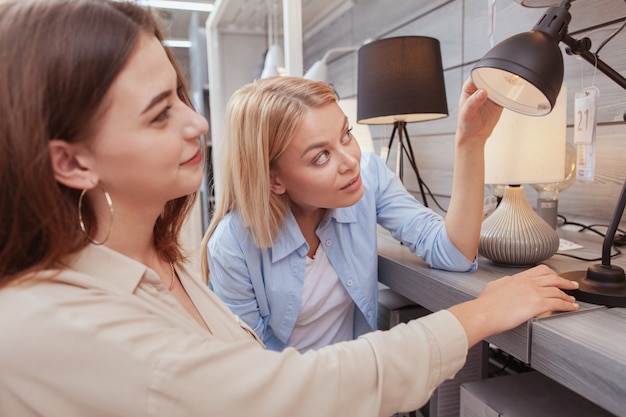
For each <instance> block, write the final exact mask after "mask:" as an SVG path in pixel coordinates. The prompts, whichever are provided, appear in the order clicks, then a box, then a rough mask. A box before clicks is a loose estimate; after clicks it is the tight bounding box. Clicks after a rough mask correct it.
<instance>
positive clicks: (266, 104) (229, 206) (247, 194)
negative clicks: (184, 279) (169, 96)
mask: <svg viewBox="0 0 626 417" xmlns="http://www.w3.org/2000/svg"><path fill="white" fill-rule="evenodd" d="M336 100H337V96H336V94H335V91H334V90H333V89H332V88H331V87H330V86H329V85H328V84H326V83H324V82H319V81H311V80H307V79H304V78H300V77H272V78H266V79H260V80H256V81H254V82H252V83H250V84H248V85H245V86H244V87H242V88H241V89H239V90H238V91H237V92H235V94H233V96H232V97H231V99H230V101H229V103H228V107H227V111H226V123H225V126H224V131H225V134H224V138H223V139H224V142H223V143H224V144H223V155H222V159H221V169H220V170H219V173H218V175H219V178H220V181H221V184H222V186H221V188H220V189H221V192H220V194H219V195H218V196H216V200H217V206H216V207H215V210H214V212H213V214H212V217H211V222H210V224H209V227H208V230H207V232H206V234H205V235H204V238H203V239H202V245H203V246H202V247H203V248H204V251H203V253H202V272H203V277H204V279H205V281H206V282H208V280H209V268H208V259H207V251H206V247H207V243H208V241H209V239H210V237H211V235H212V234H213V232H214V231H215V228H216V227H217V225H218V224H219V222H220V221H221V220H222V218H223V217H224V216H225V215H226V214H228V213H229V212H231V211H234V210H236V211H237V212H238V214H239V216H240V218H241V221H242V223H243V225H244V226H245V227H248V228H250V232H251V234H252V236H253V238H254V243H255V245H256V246H257V247H259V248H268V247H270V246H272V244H273V243H274V239H275V238H276V236H277V235H278V231H279V229H280V227H281V226H282V224H283V222H284V220H285V216H286V214H287V210H288V209H289V200H288V197H287V196H286V195H284V194H283V195H278V194H275V193H273V192H271V190H270V168H271V167H272V164H274V163H275V162H276V161H277V160H278V158H279V157H280V156H281V155H282V154H283V152H284V150H285V148H286V147H287V145H288V144H289V143H290V142H291V140H292V138H293V137H294V135H295V132H296V129H297V128H298V126H299V124H300V122H301V121H302V119H303V118H304V116H305V115H306V113H307V111H308V110H309V109H310V108H315V107H318V106H321V105H323V104H326V103H330V102H334V101H336Z"/></svg>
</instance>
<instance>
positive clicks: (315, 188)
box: [271, 102, 363, 213]
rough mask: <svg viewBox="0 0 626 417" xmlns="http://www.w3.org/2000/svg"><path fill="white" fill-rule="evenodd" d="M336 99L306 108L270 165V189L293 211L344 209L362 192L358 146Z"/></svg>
mask: <svg viewBox="0 0 626 417" xmlns="http://www.w3.org/2000/svg"><path fill="white" fill-rule="evenodd" d="M350 131H351V127H350V126H349V124H348V119H347V117H346V116H345V115H344V114H343V112H342V111H341V109H340V108H339V106H338V105H337V103H335V102H331V103H328V104H324V105H322V106H320V107H316V108H313V109H310V110H309V111H308V112H307V114H306V116H305V118H304V119H303V120H302V122H301V124H300V126H299V127H298V129H297V130H296V134H295V136H294V138H293V140H292V141H291V142H290V143H289V145H288V146H287V148H286V149H285V152H284V153H283V155H281V157H280V158H279V160H278V161H277V163H276V164H275V167H274V168H273V169H272V172H271V175H272V178H271V184H272V191H273V192H275V193H277V194H283V193H286V194H287V195H288V196H289V199H290V200H291V203H292V206H293V209H294V211H298V210H300V211H301V212H303V213H306V212H311V211H315V210H318V209H320V208H338V207H348V206H351V205H353V204H355V203H356V202H357V201H358V200H359V199H360V198H361V197H362V196H363V183H362V182H361V170H360V159H361V149H360V148H359V145H358V143H357V141H356V139H355V138H354V136H352V133H351V132H350Z"/></svg>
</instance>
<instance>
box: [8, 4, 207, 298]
mask: <svg viewBox="0 0 626 417" xmlns="http://www.w3.org/2000/svg"><path fill="white" fill-rule="evenodd" d="M141 33H150V34H153V35H154V36H156V37H157V38H158V39H159V40H163V38H164V36H163V31H162V29H161V27H160V25H159V23H158V21H157V20H156V19H155V18H154V16H153V14H152V12H151V11H149V10H148V9H144V8H141V7H138V6H136V5H133V4H131V3H128V2H117V1H111V0H9V1H3V2H0V92H1V93H0V114H2V117H0V287H1V286H3V285H6V284H7V283H8V282H10V281H12V280H13V279H14V278H16V277H17V276H18V275H21V274H23V273H24V272H29V271H33V270H39V269H45V268H49V267H50V266H51V265H52V264H53V263H54V262H55V261H57V260H58V259H59V258H61V257H63V256H65V255H67V254H69V253H72V252H74V251H77V250H79V249H81V248H82V247H84V246H85V245H86V244H87V243H88V241H87V240H86V237H85V236H84V235H83V234H82V233H81V231H80V227H79V221H78V212H77V202H78V197H79V194H80V190H75V189H71V188H68V187H65V186H63V185H61V184H59V183H57V182H56V181H55V178H54V176H53V171H52V167H51V163H50V155H49V151H48V142H49V140H50V139H53V138H54V139H63V140H65V141H67V142H72V143H73V142H80V141H83V140H85V139H86V138H87V137H89V135H90V134H91V133H93V129H95V127H96V125H97V123H98V119H99V118H100V115H101V114H102V113H103V112H104V111H105V110H106V104H105V101H104V100H103V98H104V97H105V94H106V92H107V91H108V90H109V88H110V86H111V84H112V83H113V81H114V80H115V78H116V77H117V76H118V74H119V73H120V71H121V70H122V68H123V66H124V64H125V63H126V61H127V60H128V58H129V56H130V54H131V52H132V51H133V48H134V47H135V44H136V43H137V39H138V38H139V35H140V34H141ZM166 52H167V54H168V57H169V58H170V61H171V62H172V64H173V65H174V68H175V69H176V72H177V74H178V78H179V83H180V84H181V85H183V88H182V89H180V91H181V92H180V93H179V94H180V95H181V98H182V99H183V100H184V101H185V102H186V103H187V104H189V105H190V106H191V100H190V99H189V94H188V92H187V91H188V90H187V88H186V87H185V84H184V79H183V77H182V75H181V71H180V69H179V68H178V66H177V65H176V62H175V60H174V58H173V55H172V53H171V52H170V51H169V50H168V49H167V48H166ZM195 198H196V195H195V194H193V195H190V196H187V197H181V198H178V199H176V200H172V201H170V202H168V203H167V204H166V206H165V208H164V210H163V213H162V214H161V216H160V217H159V218H158V220H157V222H156V224H155V226H154V243H155V246H156V248H157V251H158V253H159V255H160V256H161V257H163V258H164V259H166V260H170V261H174V260H176V259H180V258H182V257H183V252H182V248H181V245H180V244H179V242H178V235H179V232H180V229H181V227H182V224H183V222H184V219H185V217H186V215H187V213H188V212H189V211H190V210H191V208H192V207H193V203H194V201H195ZM83 216H84V217H85V219H86V221H88V222H89V223H90V228H92V229H93V228H97V224H95V215H94V214H93V210H92V209H91V208H90V207H83Z"/></svg>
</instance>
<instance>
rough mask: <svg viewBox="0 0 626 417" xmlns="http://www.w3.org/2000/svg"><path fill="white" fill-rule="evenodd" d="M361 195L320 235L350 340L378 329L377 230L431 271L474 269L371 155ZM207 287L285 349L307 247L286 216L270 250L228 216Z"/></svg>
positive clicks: (213, 249) (213, 243)
mask: <svg viewBox="0 0 626 417" xmlns="http://www.w3.org/2000/svg"><path fill="white" fill-rule="evenodd" d="M361 178H362V181H363V188H364V190H365V192H364V195H363V197H362V198H361V199H360V200H359V201H358V202H357V203H356V204H355V205H353V206H351V207H345V208H338V209H331V210H329V211H328V213H327V215H326V217H325V218H324V220H323V221H322V222H321V224H320V225H319V227H318V228H317V236H318V237H319V239H320V242H321V243H320V244H321V245H322V246H323V249H324V251H325V252H326V254H327V256H328V259H329V260H330V263H331V265H332V266H333V268H334V269H335V271H336V272H337V275H338V276H339V279H340V280H341V282H342V283H343V285H344V287H345V288H346V290H347V291H348V293H349V294H350V297H352V299H353V300H354V303H355V305H356V307H357V308H355V318H354V337H355V338H356V337H358V336H360V335H361V334H363V333H366V332H369V331H372V330H374V329H376V322H377V312H378V254H377V238H376V233H377V232H376V229H377V226H376V225H377V224H380V225H381V226H382V227H384V228H385V229H387V230H389V231H390V232H391V235H392V236H393V237H394V238H396V239H398V240H399V241H401V242H402V243H403V244H404V245H405V246H406V247H408V248H409V249H410V250H411V251H412V252H413V253H415V254H416V255H417V256H419V257H421V258H422V259H423V260H424V261H425V262H426V263H428V264H429V265H430V266H431V267H433V268H438V269H447V270H452V271H473V270H475V269H476V267H477V263H476V259H474V262H470V261H468V260H467V258H465V256H463V254H461V253H460V252H459V251H458V249H456V247H455V246H454V244H453V243H452V242H451V241H450V239H449V237H448V235H447V233H446V229H445V225H444V220H443V218H442V217H441V216H440V215H438V214H437V213H435V212H433V211H432V210H431V209H429V208H427V207H425V206H424V205H423V204H421V203H420V202H419V201H417V200H416V199H415V198H414V197H413V196H412V195H411V194H410V193H409V192H407V191H406V189H405V188H404V186H403V185H402V183H401V181H400V179H399V178H398V177H397V176H396V175H395V174H394V173H393V172H392V171H391V170H390V169H389V168H387V166H386V165H385V163H384V161H383V160H382V159H381V158H379V157H378V156H377V155H376V154H373V153H365V152H364V153H363V154H362V157H361ZM207 249H208V255H209V256H208V259H209V269H210V280H211V284H210V285H211V287H212V289H213V291H215V293H216V294H217V295H218V296H219V297H221V298H222V300H224V302H225V303H226V304H227V305H228V307H230V309H231V310H232V311H233V313H235V314H236V315H238V316H239V317H240V318H241V319H242V320H244V321H245V322H246V323H247V324H248V325H249V326H250V327H252V328H253V329H254V331H255V332H256V333H257V335H258V336H259V337H260V338H261V339H262V340H263V342H264V343H265V344H266V345H267V347H268V348H270V349H274V350H282V349H284V348H285V347H287V346H288V345H289V337H290V335H291V332H292V330H293V328H294V325H295V323H296V319H297V317H298V312H299V311H300V305H301V303H302V287H303V282H304V270H305V265H306V256H307V253H308V251H309V246H308V244H307V243H306V241H305V239H304V236H303V235H302V233H301V232H300V228H299V227H298V224H297V223H296V220H295V218H294V216H293V214H292V213H291V212H289V213H288V214H287V217H286V219H285V224H284V225H283V227H282V228H281V231H280V234H279V236H278V237H277V239H276V241H275V242H274V245H273V246H272V247H271V248H269V249H259V248H257V247H256V246H255V244H254V239H253V238H252V235H251V233H250V230H249V229H248V228H246V227H244V226H243V225H242V224H241V220H240V218H239V216H238V214H237V212H236V211H235V212H231V213H229V214H228V215H226V216H225V217H224V218H223V219H222V221H221V222H220V224H219V225H218V226H217V228H216V229H215V232H214V233H213V235H212V236H211V238H210V240H209V243H208V248H207Z"/></svg>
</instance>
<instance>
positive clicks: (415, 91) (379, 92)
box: [357, 36, 448, 206]
mask: <svg viewBox="0 0 626 417" xmlns="http://www.w3.org/2000/svg"><path fill="white" fill-rule="evenodd" d="M358 61H359V62H358V77H357V121H358V123H363V124H369V125H378V124H392V125H393V130H392V132H391V137H390V138H389V145H388V148H389V149H391V146H392V144H393V140H394V137H395V136H396V133H397V134H398V153H397V158H398V159H397V163H396V173H397V174H398V176H399V177H400V179H401V180H403V171H404V169H403V158H404V156H406V158H407V159H408V161H409V164H410V166H411V168H412V169H413V172H414V173H415V176H416V177H417V181H418V184H419V187H420V192H421V195H422V201H423V202H424V205H425V206H428V203H427V201H426V194H425V192H424V188H427V187H426V185H425V183H424V181H423V180H422V177H421V176H420V174H419V170H418V168H417V163H416V161H415V156H414V154H413V148H412V146H411V142H410V140H409V135H408V132H407V129H406V124H407V123H412V122H421V121H426V120H433V119H439V118H443V117H447V116H448V103H447V101H446V89H445V83H444V79H443V64H442V61H441V49H440V46H439V41H438V40H437V39H434V38H430V37H425V36H401V37H395V38H386V39H380V40H376V41H373V42H370V43H368V44H366V45H364V46H362V47H361V48H359V52H358ZM387 156H388V155H387Z"/></svg>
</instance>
